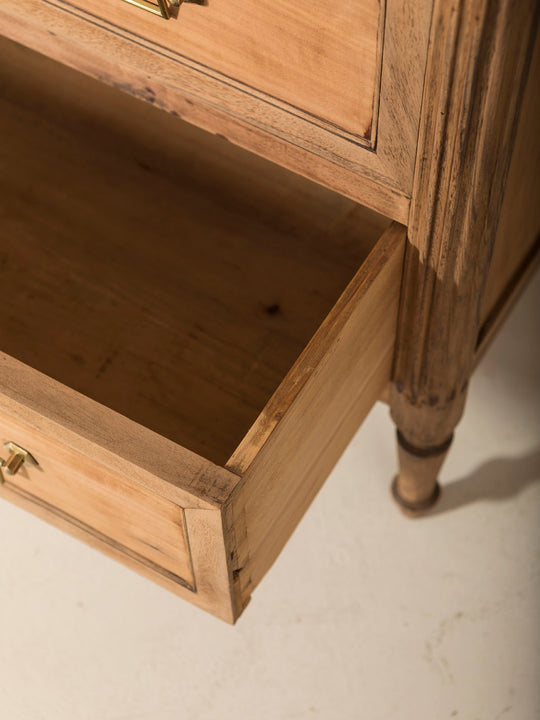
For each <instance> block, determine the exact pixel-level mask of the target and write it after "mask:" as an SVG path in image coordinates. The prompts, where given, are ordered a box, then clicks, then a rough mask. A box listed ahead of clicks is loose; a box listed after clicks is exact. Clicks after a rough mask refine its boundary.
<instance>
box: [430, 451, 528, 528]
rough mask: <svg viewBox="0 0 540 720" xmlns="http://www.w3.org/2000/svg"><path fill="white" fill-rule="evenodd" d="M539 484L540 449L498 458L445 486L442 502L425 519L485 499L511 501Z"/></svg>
mask: <svg viewBox="0 0 540 720" xmlns="http://www.w3.org/2000/svg"><path fill="white" fill-rule="evenodd" d="M535 482H540V448H538V449H537V450H535V451H534V452H532V453H530V454H529V455H526V456H525V457H518V458H495V459H494V460H490V461H489V462H487V463H484V465H480V467H479V468H477V469H476V470H474V472H472V473H470V475H467V476H466V477H463V478H460V479H459V480H454V481H452V482H449V483H448V484H447V485H444V486H443V488H442V493H441V498H440V500H439V502H438V503H437V505H435V507H434V508H433V509H432V510H430V511H429V512H427V513H426V514H425V516H424V517H431V516H433V515H440V514H441V513H446V512H450V511H452V510H457V509H458V508H460V507H463V506H465V505H470V504H471V503H474V502H479V501H481V500H495V501H496V500H507V499H509V498H512V497H514V496H515V495H518V494H519V493H520V492H521V491H522V490H524V489H525V488H526V487H527V486H529V485H532V484H533V483H535Z"/></svg>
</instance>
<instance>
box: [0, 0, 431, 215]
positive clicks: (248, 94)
mask: <svg viewBox="0 0 540 720" xmlns="http://www.w3.org/2000/svg"><path fill="white" fill-rule="evenodd" d="M154 2H156V3H157V0H151V3H150V4H151V6H154V7H155V6H156V5H153V4H154ZM163 2H167V0H163ZM431 4H432V3H431V0H421V1H418V0H417V1H416V2H414V3H411V2H410V0H388V1H387V2H385V1H384V0H343V1H342V2H339V3H338V2H327V1H326V0H297V1H296V2H294V3H290V2H285V0H272V1H270V0H243V1H242V2H237V1H236V0H219V2H209V3H208V4H207V5H198V4H191V3H183V4H182V5H181V6H180V8H179V9H175V12H176V10H177V17H176V18H172V19H170V20H164V19H163V18H161V17H159V16H158V15H155V14H151V13H149V12H146V11H144V10H142V9H140V7H137V6H135V5H133V4H131V3H128V2H125V1H124V0H48V1H47V2H46V3H44V2H42V0H26V2H25V3H22V4H21V3H20V2H18V0H4V2H3V3H2V8H1V9H0V26H1V27H2V28H3V32H4V33H5V34H6V35H8V36H11V37H12V38H13V39H15V40H17V41H18V42H21V43H23V44H27V45H30V46H31V47H34V48H35V49H37V50H39V51H40V52H43V53H45V54H48V55H50V56H52V57H54V58H56V59H59V60H61V61H62V62H64V63H67V64H71V65H73V66H74V67H76V68H78V69H80V70H82V71H84V72H87V73H89V74H92V75H94V76H96V77H98V78H99V79H100V80H103V81H105V82H108V83H110V84H114V85H116V86H117V87H119V88H121V89H123V90H125V91H127V92H130V93H132V94H134V95H137V96H138V97H141V98H144V99H145V100H147V101H148V102H151V103H153V104H157V105H159V106H160V107H162V108H164V109H166V110H168V111H169V112H173V113H176V114H178V115H180V116H181V117H183V118H185V119H186V120H188V121H190V122H193V123H195V124H198V125H201V126H203V127H205V128H206V129H209V130H211V131H212V132H215V133H219V134H221V135H224V136H226V137H227V138H228V139H230V140H232V141H233V142H235V143H238V144H240V145H243V146H244V147H247V148H249V149H250V150H253V151H255V152H256V153H258V154H261V155H265V156H267V157H269V158H270V159H272V160H273V161H274V162H279V163H280V164H283V165H285V166H286V167H289V168H291V169H293V170H294V171H296V172H300V173H302V174H304V175H307V176H309V177H311V178H313V179H315V180H317V181H319V182H322V183H323V184H326V185H327V186H328V187H330V188H332V189H335V190H337V191H339V192H342V193H344V194H346V195H348V196H349V197H351V198H353V199H355V200H357V201H359V202H362V203H363V204H365V205H369V206H370V207H372V208H374V209H375V210H377V211H379V212H382V213H384V214H385V215H387V216H389V217H391V218H393V219H395V220H398V221H400V222H406V220H407V215H408V207H409V200H410V196H411V190H412V177H413V170H414V159H415V155H416V138H417V134H418V121H419V112H420V103H421V96H422V83H423V77H424V71H425V68H424V66H425V57H426V51H427V39H428V31H429V25H430V17H431Z"/></svg>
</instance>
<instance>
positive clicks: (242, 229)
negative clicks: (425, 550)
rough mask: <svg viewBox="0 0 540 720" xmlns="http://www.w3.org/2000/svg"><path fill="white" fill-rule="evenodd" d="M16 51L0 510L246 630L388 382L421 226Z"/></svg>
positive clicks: (3, 151)
mask: <svg viewBox="0 0 540 720" xmlns="http://www.w3.org/2000/svg"><path fill="white" fill-rule="evenodd" d="M1 53H2V62H1V63H0V83H1V93H0V118H1V120H0V122H1V126H2V138H3V142H2V145H1V148H0V167H1V177H0V182H1V183H2V191H1V194H0V230H1V234H2V243H1V248H0V282H1V286H2V291H3V301H2V303H1V304H0V348H1V350H2V351H3V353H2V355H1V356H0V440H1V442H2V444H4V443H8V442H11V443H16V444H17V446H20V447H22V448H24V449H25V450H27V451H28V452H29V453H31V455H32V456H33V457H34V458H35V460H36V461H37V463H38V464H37V465H31V464H29V463H28V462H23V464H22V465H21V467H20V468H19V469H18V472H16V473H15V474H9V472H7V471H6V469H5V471H4V479H5V482H4V483H3V484H2V485H0V495H1V496H2V497H5V498H6V499H9V500H12V501H13V502H16V503H19V504H20V505H22V506H23V507H25V508H28V509H29V510H31V511H32V512H34V513H36V514H37V515H40V516H42V517H44V518H45V519H46V520H48V521H49V522H52V523H54V524H56V525H58V526H60V527H61V528H63V529H65V530H67V531H68V532H70V533H72V534H74V535H76V536H77V537H80V538H82V539H83V540H85V541H87V542H89V543H90V544H92V545H95V546H96V547H98V548H99V549H101V550H103V551H104V552H106V553H108V554H110V555H112V556H114V557H116V558H118V559H120V560H121V561H123V562H125V563H126V564H127V565H129V566H131V567H133V568H134V569H136V570H139V571H140V572H142V573H143V574H145V575H148V576H149V577H151V578H152V579H154V580H156V581H157V582H159V583H161V584H163V585H165V586H166V587H167V588H170V589H172V590H174V591H175V592H177V593H178V594H179V595H180V596H182V597H184V598H186V599H188V600H190V601H192V602H194V603H196V604H198V605H200V606H201V607H203V608H204V609H206V610H209V611H210V612H213V613H214V614H216V615H218V616H219V617H222V618H223V619H226V620H228V621H231V622H232V621H234V620H235V619H236V618H237V617H238V615H239V614H240V613H241V611H242V609H243V608H244V607H245V605H246V603H247V601H248V599H249V597H250V595H251V592H252V590H253V588H254V587H255V586H256V585H257V584H258V582H259V581H260V579H261V578H262V577H263V575H264V574H265V572H266V571H267V570H268V568H269V567H270V566H271V564H272V563H273V561H274V560H275V558H276V557H277V555H278V553H279V552H280V550H281V548H282V547H283V545H284V544H285V542H286V541H287V539H288V537H289V536H290V534H291V532H292V531H293V529H294V527H295V526H296V524H297V523H298V521H299V520H300V518H301V516H302V514H303V513H304V512H305V510H306V509H307V507H308V506H309V504H310V502H311V501H312V499H313V497H314V496H315V494H316V492H317V491H318V489H319V488H320V486H321V485H322V483H323V482H324V479H325V478H326V476H327V475H328V473H329V471H330V470H331V468H332V466H333V464H334V463H335V462H336V460H337V459H338V457H339V455H340V453H341V452H342V451H343V449H344V448H345V446H346V444H347V442H348V441H349V439H350V438H351V436H352V434H353V433H354V432H355V430H356V429H357V427H358V426H359V424H360V423H361V421H362V419H363V418H364V416H365V415H366V414H367V412H368V411H369V409H370V408H371V406H372V405H373V403H374V402H375V401H376V400H377V398H378V397H379V396H380V394H381V393H382V391H383V390H384V388H385V386H386V384H387V383H388V381H389V378H390V368H391V361H392V352H393V345H394V338H395V328H396V318H397V307H398V296H399V284H400V276H401V265H402V252H403V244H404V228H403V227H402V226H400V225H397V224H395V223H390V222H389V221H388V220H386V219H385V218H383V217H382V216H380V215H377V214H375V213H373V212H371V211H368V210H366V209H364V208H362V207H361V206H358V205H356V204H355V203H353V202H352V201H350V200H347V199H345V198H343V197H341V196H339V195H336V194H334V193H332V192H330V191H328V190H326V189H324V188H322V187H320V186H318V185H315V184H312V183H310V182H308V181H307V180H304V179H302V178H299V177H297V176H295V175H294V174H292V173H289V172H287V171H285V170H282V169H279V168H278V167H276V166H273V165H272V164H270V163H268V162H266V161H265V160H262V159H260V158H257V157H255V156H252V155H250V154H249V153H247V152H245V151H243V150H240V149H238V148H235V147H234V146H232V145H230V144H228V143H227V142H225V141H223V140H222V139H220V138H217V137H213V136H210V135H207V134H206V133H204V132H202V131H200V130H198V129H195V128H192V127H190V126H188V125H185V124H183V123H182V122H181V121H179V120H178V119H177V118H174V117H171V116H170V115H167V114H165V113H163V112H161V111H159V110H156V109H155V108H152V107H151V106H149V105H147V104H144V103H141V102H140V101H138V100H135V99H134V98H131V97H129V96H127V95H124V94H123V93H120V92H118V91H116V90H114V89H112V88H109V87H106V86H103V85H101V84H99V83H97V82H95V81H94V80H91V79H90V78H88V77H85V76H82V75H79V74H78V73H76V72H74V71H72V70H68V69H67V68H65V67H62V66H59V65H56V64H55V63H53V62H51V61H50V60H46V59H45V58H42V57H41V56H37V55H35V54H33V53H31V52H30V51H28V50H25V49H23V48H21V47H19V46H16V45H14V44H11V43H3V44H2V46H1ZM10 451H11V452H12V455H11V457H12V458H13V455H14V454H15V455H16V454H17V449H16V448H15V449H14V446H9V447H6V448H4V453H3V457H4V458H7V457H8V454H9V452H10ZM15 464H16V463H15Z"/></svg>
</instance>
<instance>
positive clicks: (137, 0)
mask: <svg viewBox="0 0 540 720" xmlns="http://www.w3.org/2000/svg"><path fill="white" fill-rule="evenodd" d="M125 2H128V3H129V4H130V5H135V7H138V8H141V9H142V10H148V12H151V13H153V14H154V15H161V17H162V18H165V20H168V19H169V18H170V17H171V9H170V4H169V2H168V1H167V0H156V2H151V0H125Z"/></svg>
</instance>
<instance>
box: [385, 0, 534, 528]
mask: <svg viewBox="0 0 540 720" xmlns="http://www.w3.org/2000/svg"><path fill="white" fill-rule="evenodd" d="M538 5H539V3H538V2H537V0H519V2H515V0H435V2H434V9H433V18H432V25H431V35H430V44H429V51H428V62H427V68H426V77H425V86H424V97H423V103H422V116H421V120H420V131H419V138H418V151H417V159H416V169H415V179H414V188H413V197H412V203H411V212H410V218H409V229H408V243H407V249H406V254H405V262H404V271H403V283H402V291H401V304H400V314H399V322H398V335H397V343H396V354H395V358H394V368H393V378H392V384H391V387H390V405H391V413H392V417H393V419H394V421H395V423H396V425H397V427H398V446H399V460H400V470H399V475H398V476H397V478H396V479H395V481H394V485H393V494H394V497H395V498H396V500H397V501H398V502H399V503H400V505H401V506H402V508H403V509H404V510H405V511H406V512H408V513H409V514H413V515H414V514H418V513H421V512H422V511H423V510H425V509H427V508H428V507H429V506H430V505H431V504H433V502H435V500H436V499H437V497H438V494H439V487H438V484H437V475H438V472H439V470H440V467H441V465H442V462H443V460H444V458H445V455H446V453H447V451H448V448H449V447H450V443H451V441H452V434H453V431H454V428H455V426H456V425H457V423H458V421H459V419H460V418H461V415H462V413H463V409H464V405H465V398H466V393H467V384H468V379H469V376H470V374H471V372H472V366H473V358H474V351H475V345H476V339H477V336H478V330H479V318H480V306H481V300H482V295H483V290H484V286H485V282H486V278H487V273H488V268H489V263H490V259H491V254H492V249H493V244H494V240H495V233H496V229H497V223H498V218H499V213H500V209H501V205H502V199H503V194H504V187H505V181H506V177H507V174H508V168H509V164H510V158H511V154H512V148H513V141H514V137H515V132H516V126H517V119H518V115H519V107H520V102H521V97H522V95H523V88H524V84H525V79H526V75H527V69H528V65H529V60H530V55H531V51H532V46H533V43H534V37H535V31H536V26H537V18H538Z"/></svg>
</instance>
